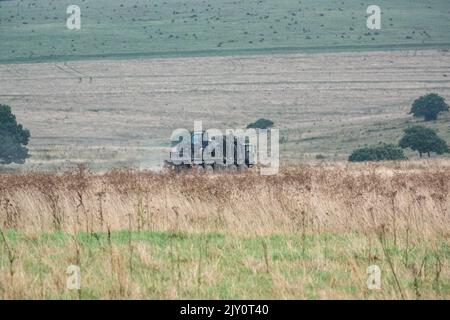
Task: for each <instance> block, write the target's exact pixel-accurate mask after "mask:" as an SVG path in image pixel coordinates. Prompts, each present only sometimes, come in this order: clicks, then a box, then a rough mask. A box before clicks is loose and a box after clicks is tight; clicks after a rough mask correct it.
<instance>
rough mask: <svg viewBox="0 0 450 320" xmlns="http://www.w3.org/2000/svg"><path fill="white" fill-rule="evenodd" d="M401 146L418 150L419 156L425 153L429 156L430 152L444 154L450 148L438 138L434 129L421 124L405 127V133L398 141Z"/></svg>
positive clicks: (449, 150)
mask: <svg viewBox="0 0 450 320" xmlns="http://www.w3.org/2000/svg"><path fill="white" fill-rule="evenodd" d="M399 145H400V147H402V148H404V149H405V148H411V149H412V150H414V151H418V152H419V155H420V157H421V158H422V154H424V153H427V154H428V157H430V153H431V152H435V153H437V154H444V153H447V152H450V149H449V147H448V145H447V143H446V142H445V140H443V139H442V138H440V137H439V136H438V135H437V133H436V131H434V130H433V129H430V128H426V127H422V126H413V127H410V128H407V129H405V135H404V136H403V138H402V139H401V140H400V143H399Z"/></svg>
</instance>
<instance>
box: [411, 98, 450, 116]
mask: <svg viewBox="0 0 450 320" xmlns="http://www.w3.org/2000/svg"><path fill="white" fill-rule="evenodd" d="M448 110H449V107H448V105H447V104H446V103H445V99H444V98H442V97H441V96H439V95H438V94H436V93H430V94H427V95H426V96H422V97H420V98H419V99H417V100H416V101H414V103H413V105H412V108H411V112H410V114H412V115H413V116H414V117H418V118H421V117H424V118H425V121H433V120H437V117H438V115H439V113H441V112H445V111H448Z"/></svg>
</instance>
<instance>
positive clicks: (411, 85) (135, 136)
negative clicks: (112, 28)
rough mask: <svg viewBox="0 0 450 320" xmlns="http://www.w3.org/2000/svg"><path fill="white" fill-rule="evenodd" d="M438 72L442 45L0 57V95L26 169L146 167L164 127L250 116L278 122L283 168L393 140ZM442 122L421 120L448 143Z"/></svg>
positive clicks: (160, 151) (154, 162)
mask: <svg viewBox="0 0 450 320" xmlns="http://www.w3.org/2000/svg"><path fill="white" fill-rule="evenodd" d="M449 75H450V53H449V52H447V51H394V52H367V53H327V54H311V55H303V54H293V55H272V56H240V57H237V56H236V57H198V58H176V59H143V60H127V61H117V60H105V61H79V62H67V63H38V64H2V65H0V100H1V102H2V103H6V104H10V105H11V106H12V107H13V109H14V111H15V113H16V115H17V117H18V119H19V120H20V121H21V122H23V124H24V126H25V127H27V128H29V129H30V130H31V132H32V140H31V144H30V147H31V150H32V158H31V159H30V160H29V161H28V164H27V166H26V167H27V168H34V169H49V168H59V167H66V166H67V165H70V164H73V163H89V165H90V166H91V167H92V168H93V169H98V170H103V169H108V168H111V167H114V166H123V165H126V166H132V167H135V168H158V167H159V166H160V165H161V163H162V160H163V159H164V158H165V157H166V156H167V152H168V150H167V147H168V145H169V143H168V140H169V137H170V134H171V132H172V131H173V130H174V129H176V128H179V127H183V128H188V129H191V128H192V126H193V121H194V120H202V121H203V123H204V127H205V128H219V129H224V128H241V127H245V126H246V125H247V124H248V123H250V122H253V121H255V119H257V118H259V117H264V118H268V119H271V120H273V121H274V122H275V124H276V127H277V128H279V129H281V136H282V145H281V150H280V152H281V158H282V161H283V162H282V164H286V163H293V162H294V163H298V162H302V161H309V160H311V159H314V158H315V156H316V155H318V154H321V155H323V156H324V157H325V158H326V159H328V160H336V159H345V158H346V157H347V156H348V154H349V153H350V152H351V150H352V149H353V148H355V147H358V146H361V145H364V144H371V143H378V142H379V141H396V140H397V141H398V139H399V138H400V137H401V135H402V130H403V129H404V128H405V127H406V126H408V125H409V124H410V123H411V122H413V121H414V120H412V117H410V116H409V115H408V111H409V109H410V106H411V103H412V102H413V101H414V100H415V99H416V98H417V97H419V96H421V95H423V94H426V93H428V92H437V93H439V94H441V95H442V96H444V97H445V98H447V99H450V80H449V77H448V76H449ZM448 123H449V116H448V115H443V117H441V118H440V120H439V121H437V122H435V123H432V124H427V125H430V126H432V127H434V128H437V129H440V135H441V136H442V137H443V138H444V139H446V140H449V139H450V126H448ZM411 155H412V154H410V156H411ZM92 160H95V161H92Z"/></svg>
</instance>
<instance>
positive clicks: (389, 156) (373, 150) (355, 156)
mask: <svg viewBox="0 0 450 320" xmlns="http://www.w3.org/2000/svg"><path fill="white" fill-rule="evenodd" d="M406 159H407V158H406V156H405V154H404V152H403V150H402V149H401V148H400V147H398V146H396V145H393V144H386V143H383V144H380V145H378V146H370V147H364V148H360V149H356V150H354V151H353V152H352V154H351V155H350V157H349V158H348V161H351V162H363V161H382V160H406Z"/></svg>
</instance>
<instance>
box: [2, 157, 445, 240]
mask: <svg viewBox="0 0 450 320" xmlns="http://www.w3.org/2000/svg"><path fill="white" fill-rule="evenodd" d="M449 191H450V170H449V167H447V166H444V165H441V166H432V165H431V166H430V165H428V167H425V168H424V166H423V165H422V164H420V165H416V166H410V167H405V165H403V167H402V166H399V167H391V168H389V167H386V166H384V165H381V164H366V165H309V166H297V167H290V168H286V169H284V170H282V171H281V172H280V173H279V174H278V175H275V176H267V177H263V176H260V175H259V174H258V173H257V172H250V173H246V174H221V175H207V174H189V173H187V174H173V173H154V172H138V171H132V170H127V169H117V170H112V171H110V172H107V173H105V174H101V175H99V174H93V173H90V172H88V171H87V170H86V169H85V168H83V167H79V168H78V169H77V170H74V171H71V172H65V173H61V174H55V173H25V174H1V175H0V212H1V215H0V226H2V227H3V228H4V229H8V228H12V229H16V230H24V231H38V232H42V231H55V230H63V231H70V232H73V231H85V232H100V231H107V230H110V231H114V230H129V229H131V230H137V231H139V230H158V231H187V232H195V231H199V232H205V231H225V232H232V233H241V234H273V233H286V232H287V233H289V232H297V231H301V230H304V229H305V228H307V229H308V230H309V231H314V232H322V231H367V230H373V229H374V228H377V227H380V226H382V225H383V226H384V227H386V228H387V230H389V232H392V233H393V234H395V233H396V232H399V231H405V230H407V229H408V230H409V231H414V232H418V233H422V234H426V233H437V234H441V235H442V234H447V233H449V232H450V212H449V200H450V198H449V193H450V192H449Z"/></svg>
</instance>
